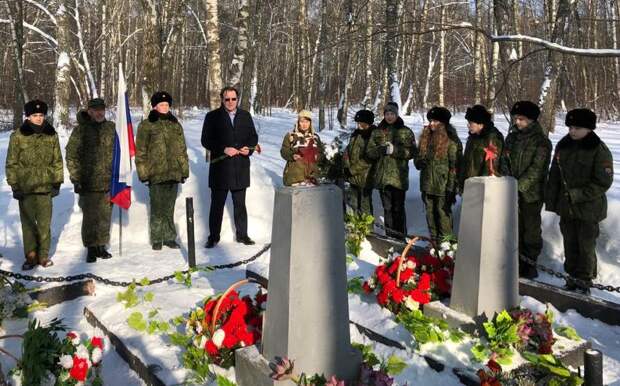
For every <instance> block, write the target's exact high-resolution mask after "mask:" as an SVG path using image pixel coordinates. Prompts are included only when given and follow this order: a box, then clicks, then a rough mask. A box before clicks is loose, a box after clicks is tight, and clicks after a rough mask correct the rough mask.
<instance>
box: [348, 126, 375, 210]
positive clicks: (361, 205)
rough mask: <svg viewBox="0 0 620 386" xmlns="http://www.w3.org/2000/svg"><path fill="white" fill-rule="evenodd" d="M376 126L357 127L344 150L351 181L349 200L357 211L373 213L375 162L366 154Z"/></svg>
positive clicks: (350, 204) (349, 180)
mask: <svg viewBox="0 0 620 386" xmlns="http://www.w3.org/2000/svg"><path fill="white" fill-rule="evenodd" d="M375 129H376V126H374V125H372V126H370V127H368V128H367V129H364V130H362V129H357V130H355V131H354V132H353V134H351V139H350V141H349V144H348V145H347V147H346V149H345V151H344V157H343V161H344V170H345V176H346V180H347V181H348V182H349V184H350V187H349V192H347V196H346V198H347V202H348V204H349V206H350V207H351V208H352V209H353V210H354V211H355V212H356V213H365V214H370V215H372V214H373V208H372V188H373V177H374V173H375V166H376V165H375V162H374V161H373V160H371V159H369V158H368V156H367V155H366V148H367V147H368V142H369V141H370V137H371V136H372V133H373V131H374V130H375Z"/></svg>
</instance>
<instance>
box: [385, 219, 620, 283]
mask: <svg viewBox="0 0 620 386" xmlns="http://www.w3.org/2000/svg"><path fill="white" fill-rule="evenodd" d="M374 225H375V226H376V227H378V228H379V229H382V230H383V231H385V232H386V233H387V229H386V227H385V225H383V224H381V223H378V222H375V223H374ZM389 233H391V234H393V235H394V236H397V237H399V238H400V239H397V238H395V237H392V236H388V235H386V236H383V237H385V238H386V239H389V240H392V241H396V242H400V243H402V242H403V240H405V239H407V238H409V237H410V236H407V235H406V234H404V233H400V232H397V231H394V230H392V229H390V230H389ZM519 260H521V261H523V262H526V263H528V264H529V265H533V266H534V267H536V268H537V269H538V270H540V271H543V272H546V273H548V274H550V275H551V276H554V277H557V278H559V279H564V280H566V281H567V282H568V283H571V284H574V285H576V286H578V287H581V288H595V289H598V290H601V291H607V292H616V293H620V287H614V286H612V285H604V284H597V283H592V282H591V281H589V280H581V279H577V278H574V277H572V276H570V275H567V274H565V273H562V272H558V271H554V270H553V269H551V268H549V267H546V266H544V265H542V264H540V263H538V262H537V261H536V260H533V259H530V258H529V257H527V256H524V255H521V254H519Z"/></svg>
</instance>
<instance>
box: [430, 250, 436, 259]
mask: <svg viewBox="0 0 620 386" xmlns="http://www.w3.org/2000/svg"><path fill="white" fill-rule="evenodd" d="M435 253H436V251H435V248H431V256H433V257H435Z"/></svg>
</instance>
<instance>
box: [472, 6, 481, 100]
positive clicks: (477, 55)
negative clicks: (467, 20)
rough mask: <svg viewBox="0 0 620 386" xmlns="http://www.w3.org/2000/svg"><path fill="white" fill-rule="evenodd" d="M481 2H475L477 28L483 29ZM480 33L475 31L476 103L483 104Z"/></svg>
mask: <svg viewBox="0 0 620 386" xmlns="http://www.w3.org/2000/svg"><path fill="white" fill-rule="evenodd" d="M480 2H481V0H475V12H476V15H475V16H476V27H477V28H482V11H481V9H480V8H481V4H480ZM479 35H480V34H479V33H478V32H477V31H474V36H473V38H474V44H473V46H474V102H475V103H481V102H482V92H481V91H482V54H481V51H482V41H481V39H480V37H479Z"/></svg>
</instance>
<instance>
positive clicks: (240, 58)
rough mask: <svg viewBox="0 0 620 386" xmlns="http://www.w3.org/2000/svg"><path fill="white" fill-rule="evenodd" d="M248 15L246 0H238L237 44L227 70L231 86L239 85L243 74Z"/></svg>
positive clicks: (246, 45) (246, 46)
mask: <svg viewBox="0 0 620 386" xmlns="http://www.w3.org/2000/svg"><path fill="white" fill-rule="evenodd" d="M249 16H250V11H249V4H248V0H240V1H239V12H238V14H237V45H236V46H235V55H234V56H233V60H232V62H231V63H230V68H229V70H228V76H229V79H230V80H229V82H228V84H230V85H231V86H233V87H239V83H240V82H241V76H242V75H243V64H244V63H245V57H246V52H247V50H248V17H249Z"/></svg>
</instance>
